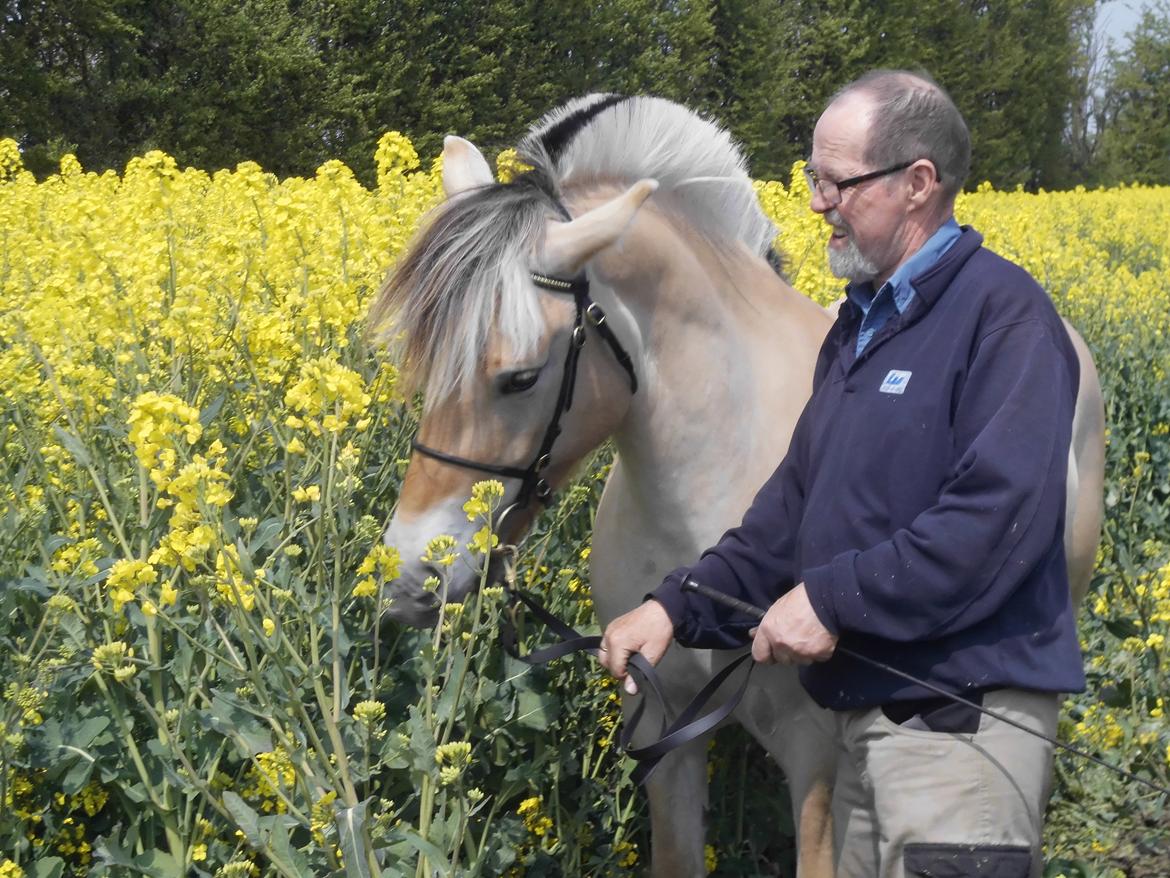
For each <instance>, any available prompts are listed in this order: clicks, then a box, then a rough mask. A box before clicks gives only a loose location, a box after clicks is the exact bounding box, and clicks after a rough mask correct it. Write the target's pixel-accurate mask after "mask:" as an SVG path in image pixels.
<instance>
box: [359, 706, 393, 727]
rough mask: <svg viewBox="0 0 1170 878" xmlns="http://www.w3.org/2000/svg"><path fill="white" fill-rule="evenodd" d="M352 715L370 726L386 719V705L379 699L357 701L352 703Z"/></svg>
mask: <svg viewBox="0 0 1170 878" xmlns="http://www.w3.org/2000/svg"><path fill="white" fill-rule="evenodd" d="M353 716H354V719H356V720H357V721H358V722H361V723H365V724H366V725H368V726H372V725H374V724H375V723H380V722H382V720H384V719H386V705H385V704H383V703H382V702H380V701H359V702H358V703H357V704H356V705H354V708H353Z"/></svg>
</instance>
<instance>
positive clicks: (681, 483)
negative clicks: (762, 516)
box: [615, 243, 830, 543]
mask: <svg viewBox="0 0 1170 878" xmlns="http://www.w3.org/2000/svg"><path fill="white" fill-rule="evenodd" d="M733 257H734V258H731V259H727V258H724V259H722V260H721V259H719V258H718V257H716V256H715V254H714V253H713V252H712V251H711V250H710V248H709V247H705V246H704V245H702V244H701V243H696V244H695V246H693V247H691V248H689V249H688V251H687V252H686V253H685V254H683V258H680V259H679V260H678V261H677V262H676V263H675V264H673V265H672V266H671V267H669V268H667V270H665V271H662V272H661V273H660V274H659V277H660V278H661V282H660V283H659V284H657V286H656V288H654V289H649V290H648V289H647V288H646V287H645V286H643V287H642V288H641V289H640V290H638V291H634V290H630V291H622V290H619V291H618V294H619V295H621V296H622V297H623V299H624V300H625V301H627V302H629V303H630V308H631V311H632V313H633V316H634V318H635V320H636V321H637V322H638V325H639V329H640V331H641V336H642V345H643V357H642V359H643V364H642V372H643V373H644V374H645V381H644V391H642V392H639V394H638V395H637V397H636V398H635V400H634V402H633V404H632V407H631V410H630V414H629V416H628V417H627V418H626V420H625V422H624V423H623V425H622V427H621V429H620V430H619V431H618V433H617V435H616V437H615V438H616V442H617V445H618V450H619V454H620V460H621V479H620V485H619V487H618V488H617V489H616V490H618V491H620V492H622V493H623V494H624V496H623V497H621V498H615V500H617V501H618V502H622V503H625V504H629V503H633V504H635V505H636V506H637V507H639V512H640V513H641V514H640V515H639V517H640V518H642V519H643V520H645V521H647V523H648V526H649V527H655V528H662V529H665V530H667V531H671V532H672V533H671V534H669V535H668V538H670V539H672V540H674V541H678V540H680V539H689V540H695V541H698V542H699V543H704V541H709V540H710V539H713V538H714V536H717V535H718V533H719V532H721V531H722V529H724V528H726V527H727V526H729V525H731V524H734V523H736V522H738V520H739V517H740V515H741V514H742V512H743V510H744V508H745V507H746V506H747V504H748V502H750V499H751V497H752V496H753V495H754V493H755V492H756V490H758V488H759V487H760V485H761V484H762V483H763V481H764V480H765V479H766V478H767V476H768V475H769V474H770V473H771V471H772V470H773V469H774V468H775V466H776V465H777V464H778V463H779V461H780V460H781V458H782V457H783V455H784V452H785V450H786V449H787V446H788V440H789V437H790V435H791V433H792V429H793V427H794V426H795V423H796V419H797V418H798V417H799V415H800V411H801V409H802V408H803V406H804V402H805V400H806V399H807V398H808V394H809V391H810V389H811V381H812V370H813V366H814V363H815V359H816V352H817V350H818V348H819V346H820V343H821V341H822V339H823V337H824V334H825V332H826V331H827V329H828V326H829V323H830V321H829V318H828V317H827V315H826V313H825V312H824V311H823V310H822V309H821V308H819V307H818V306H816V305H815V304H813V303H812V302H810V301H809V300H807V299H805V298H804V297H803V296H800V295H799V294H798V293H796V292H795V291H793V290H792V289H791V287H789V286H788V285H787V284H785V283H784V282H783V281H781V280H780V279H779V278H778V277H777V276H776V275H775V274H774V273H773V272H772V271H771V269H770V268H769V267H768V266H767V265H766V263H764V262H763V260H761V259H759V258H756V257H753V256H751V255H750V254H748V253H747V252H746V250H745V251H743V252H742V253H740V254H738V255H735V254H733Z"/></svg>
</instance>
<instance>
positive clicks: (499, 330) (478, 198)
mask: <svg viewBox="0 0 1170 878" xmlns="http://www.w3.org/2000/svg"><path fill="white" fill-rule="evenodd" d="M518 152H519V154H520V156H521V157H522V159H523V161H524V162H525V163H526V164H527V165H529V166H530V170H528V171H527V172H526V173H523V174H521V175H520V176H519V177H517V178H516V179H514V180H512V181H510V182H508V183H499V182H497V181H496V180H495V179H494V177H493V175H492V172H491V169H490V168H489V166H488V164H487V162H486V161H485V159H484V158H483V156H482V154H481V153H480V152H479V151H478V150H477V149H476V148H475V147H474V145H472V144H471V143H469V142H467V141H466V140H463V139H461V138H457V137H448V138H446V140H445V142H444V150H443V187H444V191H445V192H446V195H447V200H446V201H445V202H444V203H443V204H442V205H440V207H439V208H437V209H436V212H435V213H434V215H433V216H432V217H431V218H430V219H429V221H428V222H427V223H425V224H424V227H423V228H422V229H421V231H420V232H419V234H418V236H417V238H416V240H415V241H414V243H413V244H412V245H411V246H410V247H409V248H408V250H407V252H406V253H405V255H404V257H403V258H402V259H401V260H400V261H399V263H398V265H397V266H396V267H395V269H394V271H393V272H392V273H391V274H390V276H389V277H388V279H387V281H386V283H385V284H384V285H383V287H382V289H381V290H380V291H379V294H378V297H377V299H376V300H375V303H374V305H373V307H372V309H371V312H370V317H369V319H370V322H371V325H373V326H375V327H377V326H386V327H390V328H389V329H388V330H387V331H386V335H387V336H388V335H390V334H393V335H395V336H396V337H397V338H399V339H400V340H401V342H402V344H404V348H403V350H402V353H401V361H402V363H403V365H404V367H405V369H406V371H407V374H408V375H409V376H410V380H411V381H412V382H413V386H414V387H416V388H419V389H422V390H424V391H425V398H426V404H425V407H424V409H423V412H422V415H421V418H420V423H419V431H418V437H417V443H416V447H415V453H414V454H413V455H412V458H411V461H410V464H409V467H408V469H407V472H406V476H405V479H404V481H403V484H402V488H401V492H400V495H399V500H398V505H397V508H396V510H395V512H394V515H393V517H392V520H391V522H390V524H389V526H388V527H387V529H386V532H385V535H384V539H385V541H386V542H387V543H388V544H390V545H393V546H395V547H397V548H398V549H399V550H400V552H401V555H402V557H403V558H404V559H405V560H404V562H403V566H402V569H401V572H400V575H399V577H398V578H397V579H396V580H395V581H394V582H393V583H391V584H390V594H391V596H392V600H391V603H390V608H389V611H388V612H389V614H390V616H392V617H393V618H395V619H397V620H399V621H401V622H404V623H408V624H411V625H418V626H427V625H432V624H434V622H435V620H436V619H437V617H438V614H439V611H440V608H439V605H438V599H437V598H436V596H435V595H434V593H433V592H432V591H430V590H427V589H425V588H424V587H423V585H422V583H423V581H424V580H425V579H426V577H427V576H428V575H429V574H430V572H431V571H430V569H429V568H428V566H427V565H426V564H425V563H424V562H423V561H421V559H420V556H421V555H422V554H423V550H424V548H425V546H426V543H427V541H428V539H429V538H431V537H433V536H434V535H436V534H439V533H446V534H451V535H453V536H455V537H456V540H457V543H458V544H459V545H463V544H464V543H466V542H467V541H468V540H469V539H470V538H471V535H472V531H473V530H475V529H476V527H477V526H478V525H477V524H470V523H469V522H468V520H467V516H466V515H465V514H464V513H463V510H462V504H463V502H464V501H465V500H466V498H467V496H468V494H469V493H470V488H471V485H472V484H473V482H474V481H476V480H478V479H481V478H483V477H484V476H483V472H489V473H494V474H496V475H499V476H503V477H504V481H505V482H506V484H507V486H508V489H507V490H508V493H507V495H506V497H505V503H507V504H508V509H507V511H506V513H505V514H504V515H503V516H502V520H501V521H500V522H498V526H499V528H500V529H501V530H502V531H503V539H505V540H515V539H518V538H519V537H520V535H522V534H523V533H524V532H525V531H526V529H527V528H528V526H529V525H530V524H531V522H532V519H533V518H534V516H535V515H536V513H537V511H538V506H537V503H536V502H534V501H535V500H537V499H539V498H541V497H542V496H545V497H547V495H548V493H549V492H551V491H552V490H553V489H555V488H556V487H557V486H559V485H562V484H564V483H565V482H566V481H567V480H568V479H570V478H571V475H572V473H573V471H574V469H575V468H576V467H577V466H578V464H579V463H580V462H581V461H582V460H583V459H584V458H585V457H586V455H588V454H589V452H590V451H592V450H593V449H594V448H596V447H597V446H598V445H600V444H601V443H602V442H603V441H605V440H606V439H607V438H612V440H613V442H614V444H615V446H616V449H617V454H616V457H615V460H614V464H613V466H612V469H611V472H610V474H609V477H608V479H607V481H606V484H605V487H604V490H603V493H602V497H601V500H600V503H599V505H598V508H597V512H596V519H595V528H594V534H593V548H592V554H591V558H590V564H591V571H592V575H591V579H592V582H591V586H590V587H591V592H592V598H593V602H594V606H595V608H596V612H597V615H598V619H599V621H600V623H601V625H602V626H603V627H604V626H605V625H607V624H608V623H609V622H610V621H611V620H612V619H614V618H616V617H617V616H618V615H620V614H622V613H625V612H626V611H628V610H630V609H632V608H633V607H634V606H636V605H637V604H638V603H639V602H640V601H641V600H642V599H643V596H644V595H645V594H646V593H648V592H649V591H651V590H652V589H653V588H654V587H656V586H657V585H658V584H659V583H660V582H661V581H662V579H663V577H664V576H665V574H666V573H668V572H669V571H670V570H671V569H673V568H674V567H676V566H678V565H679V564H681V563H686V562H689V561H691V560H693V559H694V558H696V557H697V556H698V554H699V553H700V552H701V551H702V550H703V549H705V548H706V547H707V546H709V545H712V544H713V543H714V542H715V541H716V540H717V539H718V537H719V536H720V534H722V533H723V532H724V531H725V530H726V529H727V528H729V527H731V526H734V525H735V524H737V523H738V522H739V520H740V518H741V517H742V514H743V512H744V510H745V509H746V508H747V507H748V505H749V503H750V501H751V499H752V497H753V496H754V494H755V492H756V491H757V490H758V488H759V486H760V485H761V484H762V483H763V482H764V480H765V479H766V478H767V476H768V475H769V474H770V473H771V471H772V470H773V469H774V468H775V466H776V465H777V464H778V462H779V461H780V460H781V459H782V458H783V456H784V454H785V451H786V450H787V447H788V443H789V439H790V436H791V434H792V430H793V428H794V426H795V423H796V420H797V418H798V416H799V415H800V413H801V410H802V409H803V406H804V404H805V402H806V400H807V399H808V396H809V394H810V392H811V382H812V372H813V366H814V363H815V360H816V356H817V352H818V349H819V348H820V345H821V342H822V340H823V339H824V336H825V334H826V332H827V331H828V329H829V327H830V325H831V323H832V319H833V318H832V316H831V315H830V313H829V312H828V311H826V310H825V309H823V308H821V307H820V306H818V305H816V304H815V303H814V302H812V301H811V300H809V299H808V298H806V297H805V296H803V295H801V294H799V293H798V292H796V291H795V290H794V289H793V288H792V287H791V286H790V285H789V284H788V283H787V282H786V281H785V280H784V278H783V277H782V275H781V274H780V273H779V272H778V270H777V268H776V265H775V260H774V259H772V258H771V256H772V251H771V242H772V241H773V239H774V238H775V235H776V230H775V228H774V227H773V225H772V223H771V221H770V220H769V219H768V218H767V217H766V216H765V214H764V213H763V211H762V210H761V208H760V206H759V203H758V201H757V199H756V197H755V194H754V190H753V188H752V186H751V180H750V178H749V176H748V174H747V169H746V163H745V161H744V158H743V156H742V154H741V152H740V150H739V149H738V147H737V146H736V145H735V143H734V142H733V141H732V139H731V138H730V136H729V135H728V134H727V132H726V131H724V130H723V129H722V128H720V127H719V126H717V125H716V124H714V123H712V122H710V121H708V120H704V119H702V118H700V117H699V116H698V115H696V114H695V113H693V112H691V111H690V110H688V109H686V108H684V107H681V106H679V105H677V104H674V103H671V102H669V101H666V100H662V99H658V98H649V97H637V98H622V97H618V96H614V95H590V96H587V97H583V98H578V99H576V100H573V101H571V102H569V103H568V104H566V105H564V106H562V107H560V108H558V109H556V110H553V111H552V112H550V113H549V114H547V115H546V116H545V117H543V118H542V119H541V120H540V121H538V122H537V123H536V124H535V125H534V126H533V127H532V129H531V130H530V132H529V133H528V135H527V136H526V137H525V138H524V139H523V140H522V141H521V144H520V146H519V150H518ZM589 338H596V339H598V341H597V343H593V344H588V343H585V342H586V340H587V339H589ZM1081 350H1083V351H1084V352H1085V355H1086V357H1087V349H1085V348H1084V346H1083V343H1081V346H1080V348H1078V351H1081ZM1087 364H1088V368H1087V369H1085V368H1082V390H1084V384H1085V378H1086V376H1089V377H1092V378H1095V374H1096V373H1095V371H1094V370H1093V369H1092V363H1091V359H1088V360H1087ZM570 373H571V379H572V380H571V381H569V380H568V378H567V376H570ZM1090 383H1092V382H1090ZM566 385H568V390H567V394H566ZM566 395H568V396H569V399H568V400H566ZM1089 396H1090V397H1091V393H1090V394H1089ZM1099 400H1100V393H1099V386H1098V390H1097V403H1098V409H1100V405H1099ZM570 402H571V405H569V404H568V403H570ZM1078 409H1080V406H1079V405H1078ZM1085 411H1086V412H1087V414H1085V415H1084V418H1083V421H1084V423H1082V429H1081V430H1080V431H1078V430H1077V429H1076V428H1075V427H1074V436H1075V437H1076V442H1074V445H1075V446H1076V447H1075V448H1074V452H1075V453H1074V452H1070V476H1071V477H1072V478H1070V489H1071V488H1076V489H1077V493H1076V495H1075V496H1070V506H1069V509H1070V511H1071V512H1072V513H1073V514H1072V516H1071V517H1070V527H1069V529H1068V530H1069V534H1073V533H1075V534H1077V535H1078V540H1079V542H1078V549H1079V552H1078V554H1076V555H1075V556H1074V554H1072V553H1070V555H1069V558H1070V559H1072V558H1074V557H1076V558H1078V559H1083V558H1086V557H1087V558H1088V561H1089V565H1090V568H1091V563H1092V558H1093V556H1094V555H1095V551H1096V542H1095V540H1096V538H1098V537H1099V530H1100V501H1099V496H1100V491H1099V487H1100V484H1101V482H1102V477H1101V476H1100V474H1099V473H1097V472H1096V471H1095V469H1094V464H1095V462H1096V463H1099V460H1096V459H1094V458H1093V448H1092V439H1093V437H1094V436H1095V435H1096V433H1095V432H1094V427H1093V426H1092V424H1091V423H1090V422H1091V421H1092V414H1093V401H1092V399H1091V398H1089V399H1088V402H1087V403H1086V409H1085ZM1100 418H1101V420H1102V422H1103V411H1102V413H1101V414H1100ZM1077 443H1079V445H1078V444H1077ZM1100 459H1102V460H1103V457H1101V458H1100ZM477 471H480V472H478V473H477ZM1094 490H1096V491H1097V494H1096V496H1097V497H1098V500H1097V505H1096V507H1094V501H1093V499H1092V498H1093V492H1094ZM1094 509H1096V518H1095V519H1094V518H1093V514H1094ZM1094 527H1095V528H1096V534H1097V537H1094V536H1093V532H1094ZM1090 542H1091V543H1092V545H1091V550H1090V549H1088V548H1086V547H1088V546H1089V543H1090ZM474 566H475V565H473V564H470V563H469V564H466V565H455V566H453V567H452V568H450V570H451V578H450V579H449V581H448V582H447V583H446V595H445V596H446V599H447V600H449V601H461V600H463V599H464V598H465V597H466V595H467V594H468V593H469V592H470V591H471V590H472V589H473V588H474V587H475V585H476V582H477V581H478V580H477V576H476V574H474V572H473V568H474ZM1078 576H1082V577H1083V578H1084V582H1085V584H1086V585H1087V581H1088V580H1087V577H1086V576H1083V573H1082V572H1080V571H1078ZM1077 581H1080V580H1079V579H1078V580H1077ZM735 657H736V656H735V654H734V653H728V652H712V651H706V650H692V649H686V648H683V647H681V646H679V645H678V644H674V645H672V646H671V648H670V649H669V650H668V652H667V654H666V655H665V656H664V657H663V659H662V661H661V662H660V664H659V672H660V675H661V679H662V681H663V686H664V694H665V695H666V699H667V701H668V703H669V704H670V705H671V706H672V707H674V708H677V707H679V706H681V705H683V704H685V703H687V702H688V701H689V700H690V699H691V697H692V696H693V695H694V694H695V692H696V691H697V689H698V688H699V687H700V686H701V685H702V683H703V682H704V681H705V680H707V679H708V678H709V677H710V676H711V675H712V674H713V673H715V672H716V671H718V670H719V669H721V668H722V667H724V666H725V665H726V664H727V663H728V662H730V661H731V660H733V659H734V658H735ZM623 698H624V703H623V709H624V710H626V711H627V715H628V713H629V710H630V709H631V707H632V702H633V699H631V698H630V697H629V696H623ZM648 710H649V711H651V712H652V710H653V708H652V707H651V708H648ZM658 719H659V718H658V717H655V716H652V715H649V714H648V715H647V717H646V720H647V721H646V723H644V726H646V727H650V728H653V727H656V725H657V720H658ZM734 719H735V720H736V721H738V722H740V723H741V724H742V725H743V726H744V727H745V728H746V729H747V730H748V731H749V732H750V733H751V734H752V735H753V736H754V737H755V738H756V740H758V741H759V742H760V744H761V745H762V746H763V747H764V749H765V750H766V751H767V752H768V753H769V754H770V755H771V756H772V757H773V758H774V759H775V760H776V762H777V763H778V764H779V765H780V767H781V769H782V770H783V771H784V773H785V776H786V778H787V781H788V789H789V793H790V796H791V799H792V810H793V816H794V819H795V824H796V832H797V869H798V874H799V875H801V876H802V878H820V876H831V875H832V874H833V851H832V825H831V820H830V816H829V803H830V795H831V789H832V778H833V770H834V764H835V761H836V750H835V746H834V744H833V733H832V725H831V723H830V718H829V716H828V714H827V712H825V711H824V710H822V709H821V708H820V707H818V706H817V705H816V704H815V703H813V702H812V700H811V699H810V697H809V696H808V695H807V694H806V693H805V692H804V690H803V688H802V687H801V685H800V683H799V681H798V679H797V676H796V673H795V670H794V669H793V668H791V667H785V666H780V665H767V666H760V667H758V668H757V669H756V673H755V675H754V677H753V679H752V682H751V685H750V686H749V687H748V689H747V691H746V692H745V694H744V697H743V699H742V700H741V702H740V703H739V705H738V706H737V707H736V709H735V712H734ZM706 749H707V748H706V741H705V740H703V739H700V740H696V741H693V742H691V743H689V744H687V745H685V746H684V747H682V748H680V749H678V750H676V751H674V752H672V753H671V754H669V755H668V756H667V757H666V759H665V760H664V761H663V763H662V765H661V766H660V767H659V769H658V770H657V771H656V772H655V773H653V774H652V776H651V777H650V779H649V780H648V781H647V784H646V789H647V794H648V797H649V804H650V817H651V869H652V874H653V875H656V876H667V875H669V876H691V875H704V874H706V869H705V864H704V853H703V848H704V841H705V832H704V820H705V811H706V803H707V770H706Z"/></svg>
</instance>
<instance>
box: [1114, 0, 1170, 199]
mask: <svg viewBox="0 0 1170 878" xmlns="http://www.w3.org/2000/svg"><path fill="white" fill-rule="evenodd" d="M1129 40H1130V45H1129V51H1128V53H1125V54H1122V53H1116V52H1115V53H1113V57H1112V62H1113V66H1112V75H1111V76H1110V79H1109V84H1108V86H1107V89H1108V92H1109V95H1110V101H1111V104H1112V107H1111V109H1112V112H1111V114H1110V118H1109V120H1108V122H1107V123H1106V126H1105V128H1104V130H1103V131H1102V132H1101V160H1102V165H1103V167H1102V177H1103V179H1104V180H1105V181H1106V182H1110V183H1121V182H1131V183H1151V184H1165V183H1170V3H1168V2H1167V0H1159V2H1158V3H1155V4H1154V5H1152V6H1151V7H1150V8H1148V9H1146V10H1145V12H1144V13H1143V14H1142V18H1141V21H1140V22H1139V23H1138V25H1137V27H1136V28H1134V30H1133V31H1132V32H1131V33H1130V34H1129Z"/></svg>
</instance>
